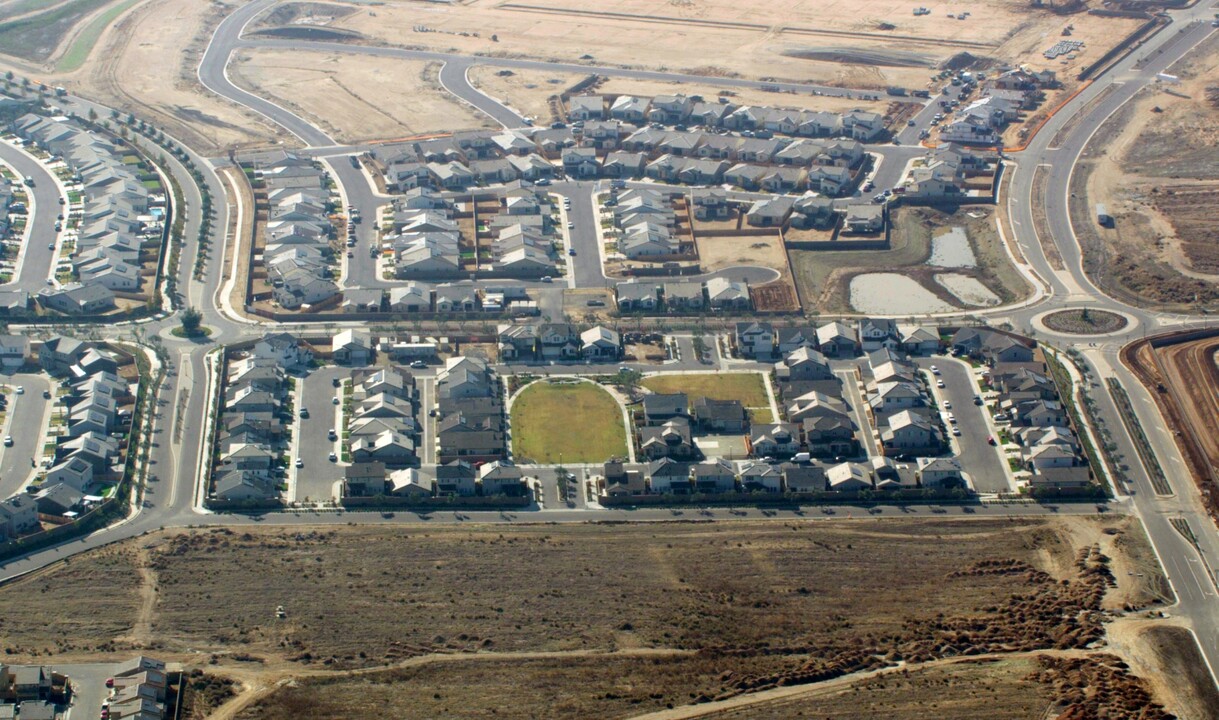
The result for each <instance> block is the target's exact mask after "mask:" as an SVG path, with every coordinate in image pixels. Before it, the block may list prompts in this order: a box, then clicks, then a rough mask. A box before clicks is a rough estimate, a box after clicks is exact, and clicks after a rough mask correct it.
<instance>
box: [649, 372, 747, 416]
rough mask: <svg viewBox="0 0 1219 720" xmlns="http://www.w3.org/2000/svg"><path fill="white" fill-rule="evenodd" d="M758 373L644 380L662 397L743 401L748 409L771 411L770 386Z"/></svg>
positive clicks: (665, 376)
mask: <svg viewBox="0 0 1219 720" xmlns="http://www.w3.org/2000/svg"><path fill="white" fill-rule="evenodd" d="M763 383H764V381H763V379H762V376H761V375H759V374H758V373H698V374H693V375H684V374H683V375H675V374H668V375H656V376H654V377H649V378H644V380H643V382H642V383H641V384H642V385H643V386H644V387H646V388H647V389H649V390H652V391H653V392H658V393H679V392H684V393H686V395H688V396H689V397H690V401H691V402H693V401H694V399H695V398H699V397H705V398H710V399H712V400H740V401H741V404H742V405H744V406H745V407H747V408H769V407H770V400H769V399H768V398H767V397H766V386H765V385H764V384H763Z"/></svg>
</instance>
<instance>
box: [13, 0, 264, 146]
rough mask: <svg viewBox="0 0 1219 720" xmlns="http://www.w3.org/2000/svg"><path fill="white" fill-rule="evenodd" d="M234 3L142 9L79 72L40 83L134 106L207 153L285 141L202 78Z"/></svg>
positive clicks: (163, 2) (168, 2) (160, 0)
mask: <svg viewBox="0 0 1219 720" xmlns="http://www.w3.org/2000/svg"><path fill="white" fill-rule="evenodd" d="M233 5H234V3H232V2H230V1H229V0H217V1H216V2H212V3H203V2H180V1H179V0H148V2H142V3H138V4H136V5H135V6H134V7H133V9H132V10H130V11H129V12H127V13H125V14H123V15H122V16H121V17H120V18H119V19H118V20H117V21H116V22H115V23H114V25H112V26H110V27H109V28H108V29H106V30H105V31H104V32H102V33H101V36H100V38H99V39H98V41H97V43H96V45H95V46H94V48H93V52H92V53H91V55H90V56H89V60H88V61H87V62H85V63H84V65H83V66H82V67H81V68H80V69H79V70H76V71H74V72H70V73H62V74H56V73H54V72H53V71H52V70H49V69H46V68H43V69H41V71H40V73H39V75H40V79H43V80H45V81H46V82H48V83H54V84H58V85H63V86H64V87H67V88H68V89H69V90H71V91H73V92H79V93H81V94H83V95H86V96H88V97H91V98H94V99H96V100H98V101H99V102H102V103H105V104H107V105H110V106H112V107H117V108H130V109H131V110H134V111H135V112H136V113H137V114H138V115H140V116H141V117H143V118H145V119H147V120H148V121H150V122H152V123H154V124H156V125H157V126H159V127H163V128H164V129H165V131H166V132H168V133H171V134H173V135H175V136H177V137H180V138H181V139H183V140H185V141H186V142H187V143H189V144H191V145H192V146H193V147H195V148H196V149H198V150H200V151H202V152H204V153H209V154H214V153H218V152H221V151H222V150H223V149H224V148H227V147H230V146H247V145H253V144H262V143H264V142H266V141H268V140H272V139H276V138H280V137H282V136H281V135H280V131H279V129H278V128H277V127H273V126H271V125H269V124H268V123H267V122H266V121H265V120H264V119H262V118H261V117H260V116H257V115H256V114H254V113H251V112H249V111H246V110H243V109H241V108H238V107H236V106H234V105H232V104H230V103H229V102H228V101H225V100H222V99H220V98H218V97H216V96H215V95H213V94H211V93H210V92H207V91H205V90H204V89H203V88H202V86H200V85H199V83H198V79H197V78H196V76H195V68H196V66H197V65H198V61H199V55H200V53H201V52H202V49H203V47H204V46H205V44H206V42H207V39H208V38H210V35H211V31H212V29H213V28H214V27H215V25H216V24H217V23H219V22H220V19H221V18H222V17H223V15H224V14H225V13H227V11H228V8H229V7H232V6H233ZM3 64H4V63H3V59H2V58H0V66H3Z"/></svg>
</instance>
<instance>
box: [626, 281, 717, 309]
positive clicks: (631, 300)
mask: <svg viewBox="0 0 1219 720" xmlns="http://www.w3.org/2000/svg"><path fill="white" fill-rule="evenodd" d="M615 290H616V291H617V296H618V309H619V310H620V311H621V312H652V311H655V310H656V309H657V308H658V307H660V286H659V285H656V284H654V283H651V282H646V281H645V282H625V283H618V285H617V286H615ZM699 290H700V292H701V290H702V288H701V286H700V288H699Z"/></svg>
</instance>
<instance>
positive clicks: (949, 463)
mask: <svg viewBox="0 0 1219 720" xmlns="http://www.w3.org/2000/svg"><path fill="white" fill-rule="evenodd" d="M918 475H919V483H920V484H921V485H922V486H923V487H925V488H951V487H963V486H964V485H965V473H964V471H963V470H962V468H961V461H960V460H958V459H956V458H950V457H935V458H932V457H921V458H919V459H918Z"/></svg>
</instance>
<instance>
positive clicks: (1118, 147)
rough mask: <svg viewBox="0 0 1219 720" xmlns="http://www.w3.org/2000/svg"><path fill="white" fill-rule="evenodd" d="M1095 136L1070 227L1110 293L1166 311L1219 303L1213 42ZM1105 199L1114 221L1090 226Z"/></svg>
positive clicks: (1218, 66) (1218, 131)
mask: <svg viewBox="0 0 1219 720" xmlns="http://www.w3.org/2000/svg"><path fill="white" fill-rule="evenodd" d="M1170 73H1172V74H1175V75H1176V76H1177V77H1179V78H1180V83H1179V84H1175V85H1173V84H1160V85H1158V86H1156V87H1153V88H1149V89H1148V90H1145V91H1144V92H1142V93H1141V94H1140V95H1138V96H1137V97H1136V98H1135V99H1134V100H1132V101H1131V102H1130V103H1128V104H1127V105H1126V106H1125V107H1124V108H1123V109H1122V111H1120V112H1119V113H1118V114H1117V115H1115V116H1114V117H1113V118H1111V119H1110V121H1109V122H1108V123H1107V124H1106V125H1104V126H1103V127H1102V128H1101V130H1100V131H1099V132H1098V133H1097V135H1096V138H1095V139H1094V140H1093V143H1092V145H1090V146H1089V149H1088V151H1087V153H1086V154H1085V159H1084V161H1083V162H1081V164H1080V165H1079V170H1080V172H1077V173H1075V176H1074V179H1073V186H1072V191H1073V192H1075V193H1076V194H1077V195H1079V196H1080V197H1086V198H1087V202H1082V203H1076V204H1075V206H1074V207H1073V218H1074V225H1075V228H1076V231H1077V233H1078V234H1079V237H1080V239H1081V240H1082V241H1083V242H1084V243H1085V246H1086V247H1087V248H1088V250H1089V252H1088V253H1086V255H1085V259H1086V261H1087V265H1088V270H1089V272H1090V273H1091V274H1092V275H1093V277H1094V278H1096V279H1097V281H1098V282H1099V283H1100V284H1101V286H1102V287H1104V288H1105V289H1106V290H1107V291H1108V292H1110V293H1112V294H1114V295H1117V296H1119V297H1122V298H1123V299H1125V300H1127V301H1128V302H1133V303H1138V304H1142V305H1147V306H1152V307H1159V308H1163V309H1166V310H1172V309H1184V308H1189V309H1192V310H1196V309H1197V308H1198V307H1199V306H1203V307H1211V308H1213V307H1216V306H1219V244H1217V243H1216V240H1215V238H1214V234H1213V232H1211V224H1212V223H1211V220H1212V218H1213V215H1214V211H1213V208H1214V207H1215V205H1216V203H1219V105H1217V104H1216V103H1217V101H1219V95H1217V94H1219V90H1217V89H1216V86H1217V85H1219V83H1216V81H1215V77H1216V73H1219V40H1216V39H1214V38H1212V39H1211V40H1208V41H1206V42H1205V43H1203V44H1202V45H1200V46H1199V47H1198V49H1196V50H1195V51H1194V52H1193V53H1191V54H1190V56H1188V57H1187V58H1186V59H1185V60H1183V61H1181V62H1180V63H1178V64H1177V65H1176V66H1174V67H1173V68H1171V70H1170ZM1096 203H1103V204H1104V205H1105V206H1106V208H1107V209H1108V211H1109V214H1110V215H1111V216H1113V218H1114V226H1113V227H1112V228H1100V227H1098V226H1097V225H1096V221H1095V218H1094V216H1093V214H1092V208H1093V207H1094V206H1095V204H1096Z"/></svg>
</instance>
